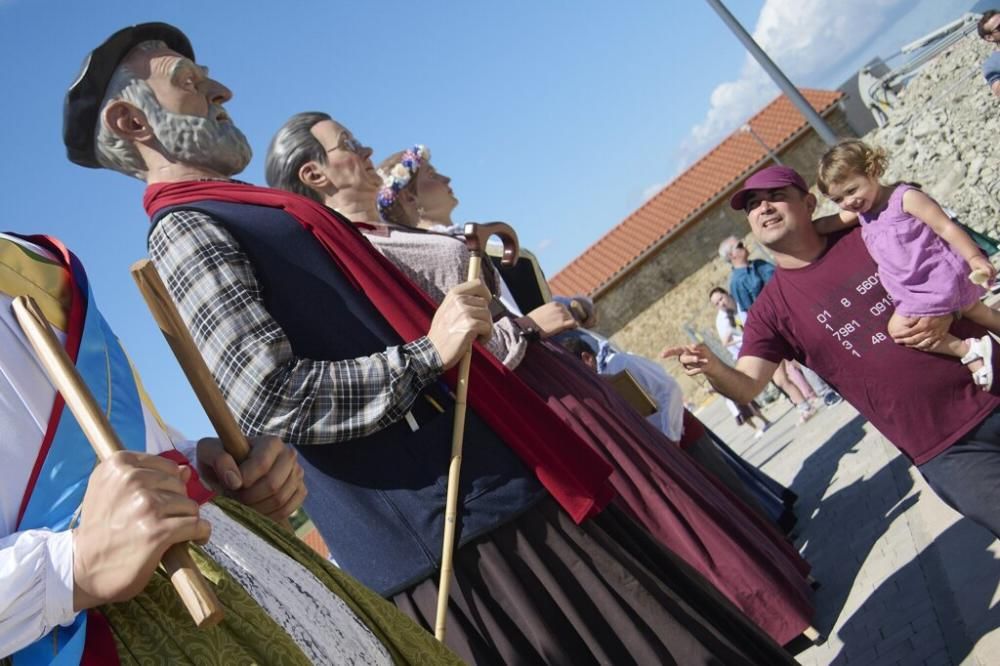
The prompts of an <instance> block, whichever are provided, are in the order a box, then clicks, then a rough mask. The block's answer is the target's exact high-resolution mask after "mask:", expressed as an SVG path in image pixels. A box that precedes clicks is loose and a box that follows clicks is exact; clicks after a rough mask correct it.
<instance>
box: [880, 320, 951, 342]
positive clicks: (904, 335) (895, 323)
mask: <svg viewBox="0 0 1000 666" xmlns="http://www.w3.org/2000/svg"><path fill="white" fill-rule="evenodd" d="M953 321H954V317H952V316H951V315H941V316H939V317H904V316H903V315H898V314H894V315H892V317H891V318H890V319H889V326H888V328H889V336H890V337H892V339H893V341H894V342H896V344H900V345H906V346H907V347H913V348H914V349H920V350H926V349H930V348H931V347H934V346H935V345H937V344H938V343H940V342H941V341H942V340H944V337H945V335H947V334H948V329H949V328H951V324H952V322H953Z"/></svg>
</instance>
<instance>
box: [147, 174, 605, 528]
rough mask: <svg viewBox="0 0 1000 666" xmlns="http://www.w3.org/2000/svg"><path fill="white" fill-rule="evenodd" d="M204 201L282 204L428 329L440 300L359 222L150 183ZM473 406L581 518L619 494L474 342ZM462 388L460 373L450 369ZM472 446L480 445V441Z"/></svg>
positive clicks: (259, 199)
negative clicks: (361, 228)
mask: <svg viewBox="0 0 1000 666" xmlns="http://www.w3.org/2000/svg"><path fill="white" fill-rule="evenodd" d="M198 201H221V202H224V203H233V204H249V205H252V206H266V207H270V208H279V209H282V210H284V211H285V212H286V213H288V214H289V215H291V216H292V217H293V218H294V219H295V220H296V221H297V222H298V223H299V224H301V225H302V226H303V227H304V228H305V229H306V230H308V231H309V233H311V234H312V235H313V236H314V237H315V238H316V241H317V242H318V243H319V244H320V245H321V246H323V248H324V249H325V250H326V251H327V253H328V254H329V255H330V258H331V259H332V260H333V262H334V263H335V264H336V265H337V266H338V267H339V268H340V269H341V271H342V272H343V273H344V274H345V275H346V276H347V277H348V278H349V279H351V280H352V281H353V283H354V284H355V286H356V287H357V288H358V289H359V290H360V291H362V292H364V294H365V295H366V296H367V297H368V299H369V300H370V301H371V302H372V305H374V306H375V308H377V309H378V311H379V312H380V313H381V314H382V316H383V317H385V318H386V320H387V321H388V322H389V324H390V325H391V326H392V327H393V328H394V329H395V330H396V332H397V333H398V334H399V336H400V337H401V338H402V339H403V340H404V341H412V340H416V339H418V338H420V337H423V336H424V335H426V334H427V331H428V330H429V329H430V326H431V318H432V317H433V316H434V312H435V310H436V309H437V305H436V304H435V303H434V301H432V300H431V298H430V297H429V296H427V294H425V293H424V292H422V291H421V290H420V289H419V288H418V287H417V286H416V285H414V284H413V283H412V282H411V281H410V280H409V278H407V277H406V276H405V275H404V274H403V273H402V272H401V271H400V270H399V269H398V268H396V266H394V265H393V264H392V262H390V261H389V260H388V259H386V258H385V257H383V256H382V255H381V254H380V253H379V252H378V250H376V249H375V248H374V246H372V245H371V243H369V242H368V240H367V239H365V238H364V236H362V235H361V233H360V232H359V231H358V230H357V229H355V228H354V226H353V225H352V224H350V223H349V222H347V221H346V220H344V219H341V218H339V217H338V216H336V215H334V214H333V213H332V212H331V211H330V210H329V209H327V208H326V207H325V206H323V205H322V204H319V203H317V202H315V201H313V200H312V199H309V198H306V197H303V196H299V195H297V194H291V193H289V192H284V191H281V190H272V189H268V188H264V187H256V186H253V185H244V184H241V183H231V182H229V183H227V182H218V181H187V182H179V183H157V184H155V185H151V186H149V187H148V188H147V189H146V194H145V196H144V197H143V205H144V207H145V208H146V212H147V213H148V214H149V215H150V217H152V216H154V215H155V214H156V212H157V211H159V210H162V209H164V208H168V207H172V206H180V205H183V204H190V203H194V202H198ZM473 349H474V352H473V355H472V372H471V376H470V379H469V404H470V405H471V407H472V408H473V409H474V410H475V412H476V413H477V414H478V415H479V416H480V417H481V418H482V419H483V420H485V421H486V423H487V424H489V426H490V427H491V428H492V429H493V431H494V432H496V433H497V435H499V436H500V438H501V439H503V440H504V442H506V443H507V445H508V446H510V448H511V449H513V450H514V452H515V453H517V454H518V456H520V458H521V460H523V461H524V463H525V465H527V466H528V468H529V469H531V470H532V471H533V472H534V473H535V475H536V476H537V477H538V480H539V481H541V483H542V485H544V486H545V488H546V489H547V490H548V491H549V493H551V495H552V496H553V497H554V498H555V499H556V501H558V502H559V504H560V505H562V507H563V508H564V509H565V510H566V512H567V513H568V514H569V515H570V516H571V517H572V518H573V520H575V521H576V522H578V523H579V522H582V521H583V520H585V519H586V518H589V517H591V516H593V515H595V514H596V513H598V512H600V510H601V509H603V508H604V506H605V505H606V504H607V503H608V502H609V501H610V500H611V498H612V497H613V496H614V490H612V488H611V484H610V482H609V480H608V477H609V476H610V475H611V468H610V467H609V466H608V464H607V463H605V462H604V461H603V460H602V459H601V458H600V457H599V456H598V454H597V453H595V452H593V451H592V450H591V449H590V448H589V447H588V446H587V444H586V443H585V442H584V441H583V440H581V439H580V438H579V437H578V436H577V435H576V434H575V433H574V432H573V431H572V430H571V429H570V428H569V426H567V425H566V424H565V423H563V422H562V420H560V419H559V417H558V416H557V415H556V414H555V413H554V412H553V411H552V410H551V409H549V407H548V406H547V405H546V404H545V402H544V401H542V399H541V398H539V397H538V395H537V394H536V393H535V392H534V391H532V390H531V389H530V388H529V387H528V386H526V385H525V384H524V383H523V382H522V381H521V380H520V379H519V378H518V377H517V376H516V375H515V374H514V373H512V372H510V371H509V370H508V369H507V368H506V367H504V365H503V364H502V363H500V362H499V361H498V360H496V359H495V358H494V357H493V356H492V355H490V354H489V353H488V352H486V351H485V350H484V349H483V348H482V347H481V346H480V345H478V344H476V345H474V346H473ZM445 377H446V379H447V380H448V382H449V384H450V385H451V386H452V387H454V383H455V371H454V370H452V371H449V372H448V373H446V375H445ZM469 445H471V446H475V442H470V443H469Z"/></svg>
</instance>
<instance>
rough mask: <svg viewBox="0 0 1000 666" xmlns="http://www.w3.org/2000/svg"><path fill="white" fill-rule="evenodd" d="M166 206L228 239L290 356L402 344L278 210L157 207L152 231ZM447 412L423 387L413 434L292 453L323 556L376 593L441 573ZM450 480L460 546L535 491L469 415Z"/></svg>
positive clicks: (342, 354) (448, 404)
mask: <svg viewBox="0 0 1000 666" xmlns="http://www.w3.org/2000/svg"><path fill="white" fill-rule="evenodd" d="M171 210H196V211H200V212H202V213H205V214H207V215H209V216H211V217H212V218H213V219H214V220H215V221H217V222H218V223H219V224H220V225H221V226H222V227H223V228H225V229H226V231H228V232H229V233H230V234H231V235H232V236H233V237H234V238H235V240H236V242H237V243H239V246H240V249H241V250H242V251H243V252H244V253H245V254H246V255H247V257H248V258H249V260H250V263H251V264H252V265H253V269H254V273H255V275H256V277H257V280H258V281H259V283H260V285H261V290H262V292H263V297H264V305H265V307H266V308H267V310H268V312H269V313H270V314H271V316H272V317H274V319H275V320H276V321H277V322H278V324H279V325H280V326H281V328H282V329H283V330H284V332H285V334H286V335H287V336H288V339H289V340H290V342H291V346H292V349H293V351H294V352H295V355H296V357H298V358H308V359H313V360H330V361H337V360H344V359H351V358H358V357H363V356H369V355H371V354H375V353H378V352H382V351H384V350H385V349H386V348H387V347H392V346H397V345H400V344H402V340H401V339H400V337H399V335H398V334H397V333H396V332H395V331H394V330H393V328H392V327H391V326H390V325H389V324H388V322H386V320H385V318H383V317H382V315H381V314H380V313H379V312H378V310H376V309H375V307H374V306H373V305H372V304H371V302H370V301H369V300H368V299H367V298H366V297H365V295H364V293H362V292H360V291H358V290H357V289H356V288H355V287H354V286H352V285H351V283H350V282H349V281H348V280H347V279H346V278H345V276H344V274H343V273H342V272H341V271H340V269H339V268H338V267H337V266H336V264H335V263H334V262H333V260H332V259H331V258H330V257H329V255H328V254H327V253H326V250H324V249H323V248H322V246H320V244H319V243H318V242H317V241H316V240H315V238H314V237H313V236H312V234H310V233H309V232H308V231H306V230H305V229H303V228H302V227H301V225H299V224H298V222H296V221H295V220H294V219H292V218H291V217H290V216H289V215H288V214H287V213H285V212H284V211H281V210H279V209H276V208H267V207H262V206H251V205H245V204H229V203H221V202H215V201H209V202H199V203H195V204H185V205H183V206H180V207H176V208H172V209H171V208H168V209H164V210H161V211H159V212H158V213H157V215H156V216H155V218H154V220H153V223H154V227H155V224H156V223H157V222H158V221H159V220H160V219H162V218H163V216H165V215H167V214H168V213H170V212H171ZM344 224H349V223H348V222H346V221H345V222H344ZM470 390H472V391H474V390H475V385H474V383H473V385H472V386H471V387H470ZM428 397H430V398H431V399H433V401H434V402H436V403H437V404H438V405H440V406H442V407H443V408H444V409H445V411H444V412H443V413H441V412H440V411H438V410H437V409H435V408H434V407H433V405H432V403H431V400H428ZM453 411H454V407H453V402H452V399H451V398H450V397H449V395H448V393H447V392H446V391H444V390H442V388H441V387H440V386H439V385H437V384H434V385H432V386H430V387H428V388H427V389H425V391H424V393H423V394H421V396H420V397H418V398H417V400H416V402H415V403H414V404H413V406H412V408H411V414H412V415H413V416H414V418H415V420H416V421H417V422H418V424H419V428H418V429H417V430H416V431H413V430H412V429H411V426H410V425H409V424H408V423H407V421H406V420H400V421H399V422H397V423H395V424H393V425H391V426H389V427H387V428H385V429H383V430H381V431H379V432H377V433H374V434H372V435H369V436H367V437H364V438H361V439H355V440H351V441H346V442H330V443H329V444H326V445H323V446H297V447H296V448H297V449H298V452H299V454H300V455H299V460H300V462H301V463H302V466H303V467H304V468H305V472H306V485H307V487H308V489H309V496H308V498H307V499H306V503H305V507H306V511H308V513H309V516H310V517H311V518H312V520H313V521H314V522H315V523H316V527H317V528H318V529H319V531H320V534H322V535H323V539H324V540H325V541H326V543H327V545H328V546H329V548H330V552H331V553H332V555H333V558H334V559H335V560H336V562H337V564H338V565H339V566H340V567H342V568H343V569H344V570H346V571H347V572H349V573H350V574H351V575H353V576H355V577H356V578H358V579H359V580H360V581H361V582H362V583H364V584H365V585H367V586H369V587H371V588H372V589H374V590H376V591H377V592H378V593H379V594H382V595H383V596H392V595H393V594H395V593H397V592H399V591H401V590H403V589H405V588H407V587H409V586H411V585H413V584H414V583H417V582H419V581H421V580H423V579H424V578H426V577H427V576H429V575H430V574H431V573H433V572H434V571H435V570H437V569H438V568H439V566H440V558H441V539H442V531H443V525H444V506H445V496H446V488H447V482H448V478H447V477H448V461H449V458H450V455H451V430H452V418H453ZM250 434H254V435H256V434H267V433H250ZM290 443H291V444H295V442H290ZM461 479H462V480H461V485H460V491H461V497H462V498H463V499H462V512H461V515H460V517H459V523H458V531H457V538H458V543H459V545H462V544H465V543H467V542H468V541H469V540H470V539H474V538H475V537H477V536H480V535H482V534H484V533H486V532H489V531H491V530H493V529H494V528H496V527H498V526H500V525H501V524H503V523H505V522H507V521H509V520H511V519H513V518H514V517H516V516H517V515H519V514H520V513H521V512H523V511H525V510H526V509H528V508H529V507H530V506H531V505H532V504H533V503H534V502H535V501H536V500H538V499H540V498H541V497H542V496H543V494H544V491H543V490H542V488H541V486H540V484H539V483H538V481H537V480H536V479H535V477H534V475H533V474H531V472H530V471H528V470H527V469H526V468H525V467H524V465H523V464H522V463H521V460H520V459H519V458H518V457H517V455H516V454H515V453H514V452H513V451H511V450H510V448H508V447H507V445H506V444H504V442H503V441H502V440H501V439H500V438H499V437H498V436H497V435H496V434H495V433H493V431H492V430H490V428H489V427H488V426H487V425H486V424H485V423H483V421H482V420H481V419H480V418H479V417H478V416H477V415H476V414H475V412H473V411H472V410H471V409H470V410H469V411H468V416H467V419H466V426H465V447H464V450H463V459H462V476H461Z"/></svg>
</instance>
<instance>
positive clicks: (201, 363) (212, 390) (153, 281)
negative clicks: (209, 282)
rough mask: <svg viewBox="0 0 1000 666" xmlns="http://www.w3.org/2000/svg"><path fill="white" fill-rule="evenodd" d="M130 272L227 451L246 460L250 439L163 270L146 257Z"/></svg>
mask: <svg viewBox="0 0 1000 666" xmlns="http://www.w3.org/2000/svg"><path fill="white" fill-rule="evenodd" d="M129 272H131V273H132V279H133V280H135V283H136V285H138V287H139V291H140V292H142V297H143V298H144V299H145V300H146V305H147V306H148V307H149V311H150V312H151V313H153V318H154V319H155V320H156V325H157V326H159V327H160V332H161V333H163V337H164V338H166V340H167V344H168V345H170V349H171V350H172V351H173V352H174V356H176V357H177V362H178V363H180V366H181V369H182V370H183V371H184V376H186V377H187V379H188V382H190V383H191V388H192V389H194V393H195V395H197V396H198V401H199V402H200V403H201V406H202V407H203V408H204V409H205V413H206V414H208V420H209V421H211V422H212V427H214V428H215V432H216V434H218V435H219V439H220V440H222V446H223V447H225V449H226V453H228V454H229V455H231V456H232V457H233V459H234V460H236V462H238V463H239V462H243V461H244V460H246V458H247V456H249V455H250V443H249V442H248V441H247V438H246V435H244V434H243V430H242V429H241V428H240V426H239V424H238V423H236V419H235V418H234V417H233V413H232V412H231V411H229V405H227V404H226V399H225V398H224V397H223V396H222V391H220V390H219V385H218V384H216V383H215V377H213V376H212V372H211V371H210V370H209V369H208V366H207V365H206V364H205V359H204V358H202V356H201V352H200V351H198V347H197V346H196V345H195V343H194V339H192V337H191V333H189V332H188V329H187V325H186V324H185V323H184V320H183V319H181V315H180V313H179V312H178V311H177V306H175V305H174V301H173V299H171V298H170V294H169V293H168V292H167V288H166V287H165V286H164V284H163V281H162V280H161V279H160V275H159V273H157V272H156V267H154V266H153V264H152V263H151V262H150V261H149V259H142V260H140V261H137V262H135V263H134V264H132V267H131V268H130V269H129Z"/></svg>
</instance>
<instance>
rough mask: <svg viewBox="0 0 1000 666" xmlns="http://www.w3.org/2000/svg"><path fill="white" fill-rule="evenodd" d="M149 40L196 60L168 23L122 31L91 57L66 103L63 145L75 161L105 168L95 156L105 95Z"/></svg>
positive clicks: (68, 92) (72, 87) (83, 66)
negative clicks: (121, 66)
mask: <svg viewBox="0 0 1000 666" xmlns="http://www.w3.org/2000/svg"><path fill="white" fill-rule="evenodd" d="M148 41H161V42H164V43H165V44H166V45H167V46H168V47H170V48H171V49H173V50H174V51H176V52H177V53H180V54H181V55H182V56H184V57H186V58H190V59H191V60H194V50H193V49H192V48H191V42H190V41H188V38H187V37H186V36H185V35H184V33H183V32H181V31H180V30H178V29H177V28H175V27H174V26H172V25H167V24H166V23H140V24H139V25H133V26H129V27H128V28H122V29H121V30H119V31H118V32H116V33H115V34H113V35H111V36H110V37H108V38H107V40H105V42H104V43H103V44H101V45H100V46H98V47H97V48H96V49H94V50H93V51H91V52H90V53H89V54H87V57H86V58H84V59H83V65H82V66H81V68H80V73H79V74H78V75H77V77H76V79H74V81H73V84H72V85H71V86H70V87H69V90H67V91H66V100H65V101H64V102H63V143H64V144H66V156H67V157H69V159H70V161H71V162H76V163H77V164H79V165H80V166H85V167H92V168H95V169H99V168H101V165H100V164H99V163H98V161H97V157H96V155H95V154H94V130H95V128H96V127H97V116H98V113H100V106H101V102H102V101H104V93H105V92H106V91H107V89H108V84H109V83H110V82H111V77H112V75H113V74H114V73H115V70H116V69H117V68H118V65H119V63H121V61H122V60H123V59H124V58H125V56H127V55H128V53H129V51H131V50H132V49H133V48H135V47H136V46H138V45H139V44H141V43H143V42H148Z"/></svg>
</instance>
